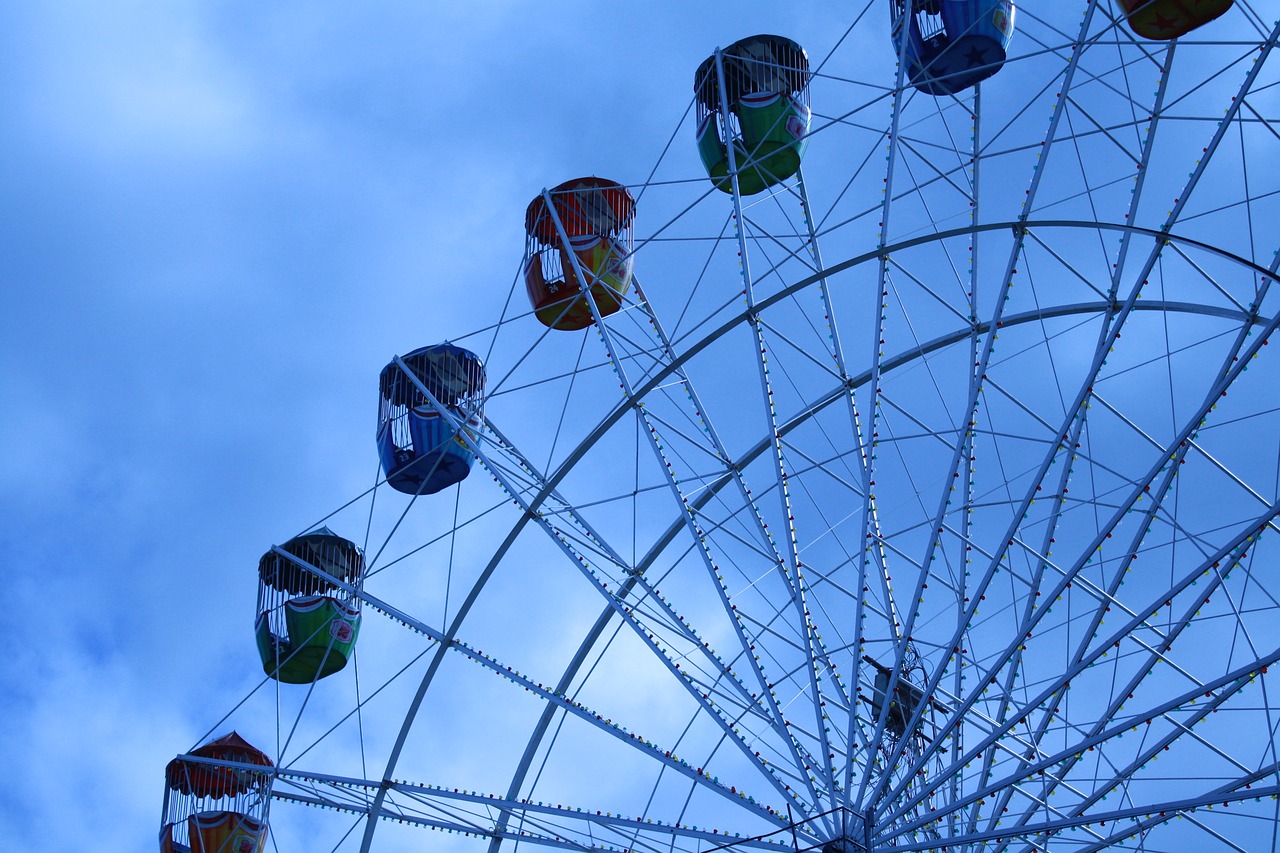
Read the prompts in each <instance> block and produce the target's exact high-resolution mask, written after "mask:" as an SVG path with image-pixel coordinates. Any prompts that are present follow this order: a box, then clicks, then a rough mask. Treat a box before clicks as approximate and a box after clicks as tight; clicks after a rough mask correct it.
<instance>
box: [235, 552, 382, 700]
mask: <svg viewBox="0 0 1280 853" xmlns="http://www.w3.org/2000/svg"><path fill="white" fill-rule="evenodd" d="M312 569H315V570H317V571H312ZM363 579H364V554H362V553H361V552H360V549H359V548H357V547H356V545H355V543H354V542H351V541H350V540H347V539H343V538H342V537H341V536H338V535H337V534H336V533H334V532H333V531H331V530H329V529H328V528H327V527H325V528H321V529H320V530H316V531H313V532H311V533H304V534H303V535H301V536H295V537H294V538H293V539H290V540H289V541H288V542H286V543H284V545H282V546H280V547H279V548H272V549H271V550H270V551H268V552H267V553H265V554H263V555H262V559H261V560H259V561H258V616H257V620H256V622H255V623H254V634H255V636H256V638H257V643H258V654H259V655H260V656H261V657H262V668H263V670H264V671H265V672H266V673H267V675H269V676H271V677H272V678H274V679H276V680H277V681H283V682H285V683H288V684H310V683H311V682H313V681H316V680H317V679H320V678H324V677H325V676H327V675H333V674H334V673H335V672H338V671H339V670H341V669H342V668H343V667H345V666H346V665H347V659H348V658H349V657H350V656H351V653H352V651H353V650H354V649H355V645H356V637H357V636H358V635H359V633H360V599H359V598H358V597H357V596H356V594H355V593H356V591H357V590H358V589H359V588H360V585H361V583H362V581H363Z"/></svg>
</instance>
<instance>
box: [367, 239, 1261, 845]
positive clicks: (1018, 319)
mask: <svg viewBox="0 0 1280 853" xmlns="http://www.w3.org/2000/svg"><path fill="white" fill-rule="evenodd" d="M1040 229H1065V230H1068V231H1077V230H1085V231H1113V232H1121V233H1126V234H1130V235H1132V236H1136V237H1147V238H1150V239H1152V240H1154V241H1157V242H1161V243H1163V244H1166V245H1167V244H1175V243H1176V244H1179V245H1182V246H1184V247H1187V248H1192V249H1195V250H1198V251H1201V252H1205V253H1208V254H1211V255H1214V256H1217V257H1219V258H1221V259H1223V260H1226V261H1228V262H1230V263H1232V264H1235V265H1237V266H1239V267H1242V268H1245V269H1248V270H1249V271H1251V272H1253V273H1256V274H1257V275H1259V276H1263V277H1267V278H1270V277H1273V276H1274V273H1273V272H1272V271H1270V270H1268V269H1267V268H1265V267H1263V266H1261V265H1260V264H1257V263H1255V262H1253V261H1250V260H1248V259H1246V258H1243V257H1240V256H1238V255H1236V254H1234V253H1232V252H1230V251H1228V250H1226V249H1223V248H1221V247H1218V246H1214V245H1212V244H1209V243H1206V242H1204V241H1201V240H1197V239H1195V238H1192V237H1188V236H1183V235H1179V234H1177V233H1176V232H1172V231H1160V230H1156V229H1151V228H1146V227H1142V226H1137V225H1130V224H1127V223H1111V222H1102V221H1087V220H1058V219H1044V220H1011V221H1005V222H997V223H983V224H971V225H967V226H963V227H959V228H954V229H949V230H946V231H940V232H935V233H929V234H923V235H918V236H915V237H911V238H907V239H903V240H900V241H898V242H896V243H893V244H890V245H886V246H883V247H878V248H876V249H873V250H870V251H867V252H863V253H859V254H857V255H854V256H851V257H849V258H846V259H844V260H843V261H840V262H837V263H834V264H832V265H830V266H828V267H826V268H825V269H822V270H820V271H819V272H816V273H814V274H812V275H810V276H807V277H805V278H802V279H799V280H797V281H795V282H792V283H790V284H788V285H786V286H784V287H782V288H780V289H778V290H776V291H774V292H772V293H770V294H769V295H768V296H766V297H764V298H762V299H761V300H760V301H759V302H758V303H756V305H755V307H754V308H747V309H744V310H742V311H741V312H739V313H737V314H735V315H733V316H731V317H730V318H729V319H727V320H726V321H725V322H723V323H722V324H721V325H720V326H718V327H716V328H715V329H712V330H711V331H710V332H708V333H706V334H705V335H703V336H702V337H701V338H699V339H698V340H696V341H694V342H693V343H691V344H688V345H687V346H685V347H682V348H681V349H680V351H679V352H678V354H677V358H676V360H674V361H673V362H671V363H670V364H668V365H666V366H665V367H664V368H662V369H661V370H660V371H658V372H657V373H655V375H654V376H653V377H651V378H650V379H649V380H648V381H646V382H645V383H644V384H643V385H641V386H639V387H637V388H636V389H635V391H634V392H633V393H631V394H628V395H626V396H624V397H623V398H622V399H621V400H620V401H619V402H618V403H616V404H615V406H614V408H613V410H612V411H610V412H609V413H608V414H607V415H606V416H605V417H604V418H602V419H601V421H600V422H599V423H598V424H597V426H596V427H594V428H593V429H592V430H591V431H590V432H589V433H588V434H587V435H586V436H585V437H584V438H583V439H582V440H581V441H579V443H578V444H577V445H576V446H575V447H574V449H573V450H572V451H571V452H569V453H568V454H567V455H566V457H565V459H564V461H563V462H561V464H560V465H558V466H557V467H556V469H555V470H554V471H552V472H549V473H548V474H547V475H546V477H545V481H544V482H543V484H542V487H541V488H540V489H539V491H538V494H537V497H536V498H535V499H534V501H533V503H532V506H533V507H534V508H537V507H540V506H541V505H542V504H543V503H544V502H545V501H546V500H547V499H548V498H549V497H550V496H551V494H552V493H553V491H554V490H555V489H556V488H557V487H558V485H559V484H560V483H561V482H562V481H563V480H564V479H565V478H566V477H567V476H568V475H569V474H570V473H572V471H573V470H574V469H575V467H576V465H577V464H578V463H579V462H580V461H581V460H582V458H583V457H584V456H585V455H586V453H587V452H588V451H589V450H590V449H591V448H592V447H594V446H595V445H596V444H597V443H598V442H599V441H600V440H601V439H602V438H603V437H604V436H605V435H606V434H608V433H609V431H610V430H612V429H613V428H614V427H615V426H616V425H617V424H618V422H619V421H621V420H622V419H623V418H624V417H626V415H627V414H628V413H629V412H631V411H632V410H633V409H634V407H635V405H636V404H637V402H638V401H641V400H643V399H644V398H645V396H646V395H647V394H649V393H650V392H652V391H653V390H654V389H655V388H657V387H659V386H660V385H661V384H662V383H663V382H664V381H665V380H667V379H669V378H670V377H671V376H672V375H673V374H675V373H676V372H677V371H679V370H680V369H681V368H682V367H683V366H684V365H685V364H686V363H688V362H689V361H690V360H691V359H693V358H695V357H696V356H697V355H699V354H700V353H701V352H703V351H704V350H705V349H707V348H708V347H709V346H710V345H711V344H713V343H715V342H716V341H718V340H720V339H721V338H723V337H724V336H725V335H727V334H728V333H729V332H731V331H732V330H734V329H735V328H737V327H739V326H740V325H741V324H743V323H749V322H752V320H753V315H754V314H755V313H756V312H761V311H765V310H767V309H768V308H769V307H771V306H773V305H775V304H778V303H779V302H781V301H782V300H784V299H787V298H789V297H790V296H793V295H795V294H796V293H798V292H800V291H803V290H805V289H807V288H809V287H812V286H813V285H815V284H821V283H824V282H826V280H827V279H828V278H830V277H832V276H835V275H837V274H839V273H842V272H844V271H846V270H850V269H852V268H854V267H857V266H859V265H861V264H866V263H871V262H875V261H878V260H880V259H882V258H884V257H885V256H887V255H890V254H893V253H898V252H903V251H906V250H909V249H912V248H915V247H918V246H923V245H927V244H930V243H935V242H939V241H945V240H950V239H954V238H963V237H966V236H972V235H976V234H979V233H986V232H1002V231H1010V230H1011V231H1013V232H1014V233H1015V234H1016V233H1018V232H1029V231H1034V230H1040ZM1118 307H1119V306H1118V304H1117V303H1115V302H1114V301H1112V302H1107V301H1094V302H1086V303H1073V304H1069V305H1058V306H1050V307H1048V308H1039V309H1036V310H1033V311H1027V312H1022V313H1020V314H1017V315H1010V316H1007V317H1004V318H1003V321H1002V322H1003V324H1004V325H1005V326H1017V325H1021V324H1025V323H1033V322H1036V321H1038V320H1044V319H1048V318H1050V317H1057V316H1067V315H1107V314H1111V313H1114V312H1115V311H1116V310H1118ZM1134 308H1135V310H1138V311H1142V312H1174V313H1186V314H1200V315H1205V316H1215V317H1219V318H1222V319H1227V320H1232V321H1237V322H1243V323H1246V324H1248V325H1260V324H1262V322H1263V318H1261V317H1259V316H1258V315H1257V314H1256V313H1255V314H1254V315H1249V314H1248V313H1246V312H1242V311H1238V310H1231V309H1226V308H1222V307H1221V306H1213V305H1207V304H1196V303H1192V302H1185V301H1159V300H1152V301H1144V302H1143V303H1138V304H1136V305H1135V306H1134ZM992 325H993V321H990V320H987V321H982V322H979V323H977V324H975V325H974V326H973V327H970V328H965V329H957V330H956V331H954V332H953V333H951V334H948V335H945V336H941V337H939V338H936V339H934V340H931V341H929V342H927V343H926V344H924V345H923V346H920V347H916V348H912V349H909V350H906V351H904V352H902V353H900V354H899V355H897V356H894V357H892V358H886V359H885V361H884V362H883V363H882V365H881V367H882V368H883V369H886V370H892V369H895V368H898V367H901V366H904V365H906V364H909V363H910V362H911V361H913V360H914V359H917V358H921V357H923V356H925V355H927V354H929V353H931V352H933V351H935V350H937V349H940V348H942V347H945V346H949V345H953V344H955V343H959V342H961V341H963V340H965V339H967V338H969V337H971V336H974V335H981V334H984V333H985V332H986V331H989V330H990V328H991V326H992ZM870 378H871V377H870V371H869V370H868V371H863V372H862V373H861V374H858V375H857V376H856V377H853V376H851V377H850V379H849V381H848V382H842V383H839V384H838V385H837V386H835V387H834V388H832V389H831V390H829V391H828V392H826V393H825V394H824V395H822V397H821V398H820V400H819V401H816V402H815V405H813V406H811V407H809V408H807V409H806V410H804V411H803V412H800V413H798V414H797V415H795V416H793V417H792V418H790V419H788V421H787V422H786V427H785V429H786V430H787V431H789V430H791V429H794V428H796V427H797V426H798V425H800V424H801V423H803V422H804V421H805V420H807V419H808V418H810V417H812V416H813V415H814V414H816V412H817V411H819V410H820V409H821V408H823V407H825V406H827V405H831V404H833V403H835V402H836V401H838V400H840V399H841V398H842V396H843V395H844V394H846V393H848V392H849V391H851V390H852V389H853V388H856V387H860V386H862V385H865V384H866V383H867V382H868V381H869V380H870ZM770 440H771V439H770V438H764V439H761V440H760V441H759V442H757V443H756V444H754V445H752V446H751V448H750V449H749V450H748V451H747V452H745V453H743V454H741V456H740V457H738V458H736V459H735V460H734V462H733V464H734V465H745V464H747V462H749V461H750V460H752V459H754V458H756V457H758V456H759V455H760V454H762V453H764V452H765V451H766V450H767V449H768V446H769V441H770ZM725 485H727V481H726V482H722V483H720V484H718V485H717V486H716V487H715V488H714V489H708V490H707V492H706V494H704V495H703V496H702V497H700V498H699V500H701V501H709V500H711V499H712V498H713V497H714V496H715V494H716V493H718V491H719V490H720V489H722V488H723V487H724V486H725ZM531 520H532V517H531V516H530V514H529V513H528V512H525V513H522V515H521V517H520V518H519V519H517V520H516V522H515V523H514V524H513V525H512V526H511V529H510V530H509V531H508V533H507V535H506V536H505V537H504V539H503V540H502V543H501V544H500V545H499V546H498V548H497V549H496V550H495V551H494V554H493V555H492V557H491V558H490V560H489V561H488V563H486V566H485V568H484V570H483V571H482V572H481V573H480V575H479V576H478V577H477V580H476V582H475V584H473V586H472V589H471V590H470V591H469V592H468V594H467V596H466V598H465V599H464V601H463V603H462V604H461V605H460V606H459V609H458V610H457V611H456V613H455V616H454V620H453V622H452V624H451V625H450V627H449V628H448V629H447V630H446V631H445V632H444V633H443V634H442V635H441V638H440V639H439V640H438V648H437V649H436V650H435V653H434V654H433V658H432V662H431V664H429V666H428V669H427V672H426V673H425V674H424V677H423V680H422V682H421V684H420V685H419V692H418V694H417V695H416V696H415V699H414V701H413V703H411V707H410V709H409V710H408V711H407V712H406V716H405V720H404V722H403V724H402V728H401V732H400V735H399V737H398V739H397V747H396V749H395V750H394V751H393V761H391V762H389V763H388V767H387V770H386V772H385V773H384V782H383V783H381V784H380V785H379V792H378V795H377V798H376V799H375V801H374V803H373V804H372V805H371V806H370V808H369V810H368V812H367V815H368V816H367V824H366V833H365V839H364V842H363V846H362V847H361V849H362V851H367V850H368V849H369V846H370V845H371V844H372V838H373V832H374V829H375V828H376V826H377V824H378V823H379V822H380V820H381V815H380V814H379V811H380V806H381V804H382V801H383V798H384V796H385V794H386V792H387V791H388V790H390V789H389V787H388V786H387V784H386V782H385V780H387V779H391V778H392V777H393V774H394V770H395V765H396V764H397V763H398V757H399V751H400V749H401V748H402V747H403V742H404V740H405V739H406V738H407V736H408V734H409V731H410V730H411V729H412V727H413V723H414V721H415V718H416V715H417V712H418V710H419V709H420V707H421V703H422V701H423V700H424V699H425V696H426V694H427V692H429V690H430V687H431V685H432V683H433V681H434V677H435V674H436V672H437V671H438V667H439V665H440V663H442V662H443V660H444V659H445V656H446V655H447V653H448V652H449V651H450V650H452V649H453V648H454V645H455V641H456V640H457V639H458V634H459V631H460V630H461V628H462V626H463V623H464V622H465V620H466V617H467V615H468V614H469V612H470V609H471V606H472V605H473V604H474V603H475V602H476V601H477V600H478V599H479V597H480V595H481V594H482V592H483V590H484V588H485V587H486V586H487V584H488V581H489V580H490V579H491V577H492V574H493V572H494V571H496V569H497V567H498V566H499V565H500V564H501V563H502V562H503V561H504V560H505V559H506V556H507V554H508V553H509V552H510V550H511V548H512V547H513V546H514V543H515V541H516V540H517V539H518V537H519V535H520V533H521V532H522V531H523V530H524V529H525V526H526V525H527V524H528V523H529V521H531ZM681 527H682V522H681V521H680V520H679V519H677V520H675V521H673V522H672V523H671V524H670V525H669V526H668V527H667V528H666V530H665V531H664V533H663V534H662V535H661V536H660V537H659V538H658V539H657V540H655V542H654V544H653V545H652V546H651V547H650V549H649V551H648V552H647V553H646V555H645V557H644V559H642V560H639V561H637V563H636V566H637V569H636V572H637V575H639V574H641V573H642V572H643V569H642V568H640V567H641V566H645V565H646V563H648V564H651V563H652V561H653V560H655V559H656V558H657V557H658V556H659V555H660V554H661V553H662V551H663V550H665V548H667V547H669V545H670V543H671V542H672V541H674V540H675V539H676V538H678V537H679V534H680V528H681ZM614 615H615V614H614V613H613V611H612V609H611V608H609V607H607V606H606V608H605V611H604V612H602V613H601V615H600V616H599V617H598V618H597V621H596V622H595V623H593V628H592V629H591V631H590V632H589V633H588V636H587V637H585V638H584V640H583V642H582V643H581V644H580V645H579V647H578V649H577V650H576V651H575V653H574V656H573V660H572V661H571V663H570V666H569V667H566V670H565V672H564V674H563V675H562V676H561V679H560V685H561V687H564V686H567V685H568V684H570V683H571V682H572V679H573V678H574V677H575V675H576V671H577V669H578V668H580V666H581V663H582V661H585V659H586V656H587V655H588V654H589V653H590V650H591V648H592V647H593V646H594V643H596V642H598V641H599V637H600V636H601V635H602V633H603V628H604V627H605V626H607V624H608V623H609V622H611V621H612V619H613V616H614ZM556 710H557V706H555V705H552V704H550V703H548V705H547V707H546V708H544V710H543V712H542V714H541V715H540V720H539V723H538V724H537V725H536V726H535V732H534V733H533V734H531V737H530V739H529V741H528V742H527V743H526V754H525V756H524V757H522V760H521V762H520V764H519V765H518V769H517V772H516V773H515V774H513V777H512V783H511V785H510V788H509V791H514V790H517V789H518V788H519V787H520V786H521V785H522V784H523V781H524V777H525V776H526V775H527V769H528V762H529V761H530V760H531V759H532V757H533V755H534V753H535V752H536V749H537V746H538V743H537V742H535V735H536V739H537V740H539V741H540V738H541V737H542V736H543V733H545V728H546V726H545V725H544V724H543V722H542V720H543V719H545V720H547V721H548V722H549V720H550V719H551V718H552V717H553V716H554V714H555V712H556ZM520 768H523V770H521V769H520ZM370 784H371V785H372V784H377V783H374V782H373V781H372V780H370ZM509 815H510V812H506V811H504V812H503V813H502V818H501V820H500V821H498V822H497V824H496V828H495V832H494V834H493V835H492V837H491V842H490V850H491V853H496V850H497V849H498V847H499V846H500V845H501V843H502V841H503V840H504V834H503V833H504V830H505V826H506V821H507V819H508V816H509ZM975 838H976V837H975ZM904 849H905V848H904Z"/></svg>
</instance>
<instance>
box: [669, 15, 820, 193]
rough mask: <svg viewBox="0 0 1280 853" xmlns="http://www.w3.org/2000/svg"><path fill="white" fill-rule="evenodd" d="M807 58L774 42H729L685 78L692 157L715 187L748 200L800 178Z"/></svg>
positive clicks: (791, 45)
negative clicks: (693, 132)
mask: <svg viewBox="0 0 1280 853" xmlns="http://www.w3.org/2000/svg"><path fill="white" fill-rule="evenodd" d="M811 76H812V74H811V72H810V71H809V56H808V54H806V53H805V52H804V48H802V47H800V45H798V44H796V43H795V42H794V41H792V40H791V39H787V38H783V37H782V36H770V35H758V36H751V37H750V38H745V39H741V40H740V41H736V42H734V43H733V44H731V45H729V46H728V47H726V48H724V49H723V50H719V51H717V52H716V53H714V54H712V55H711V56H709V57H708V58H707V59H705V60H704V61H703V62H702V64H701V65H699V66H698V70H697V71H696V72H695V73H694V77H693V91H694V96H695V100H696V101H697V118H698V155H699V156H700V157H701V158H702V165H703V166H704V167H705V168H706V170H707V174H708V175H709V176H710V177H711V180H712V182H713V183H714V185H715V187H716V188H717V189H719V190H722V191H724V192H726V193H732V192H733V180H732V175H731V172H732V171H733V170H734V169H737V176H738V192H739V193H740V194H741V195H755V194H756V193H759V192H763V191H764V190H766V189H768V188H769V187H771V186H774V185H775V184H778V183H781V182H782V181H785V180H787V179H788V178H790V177H791V176H792V175H794V174H795V173H796V172H797V171H799V170H800V161H801V159H803V157H804V151H805V147H806V146H807V145H808V144H809V137H808V134H809V123H810V120H811V113H810V110H809V80H810V77H811Z"/></svg>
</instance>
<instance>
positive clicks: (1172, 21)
mask: <svg viewBox="0 0 1280 853" xmlns="http://www.w3.org/2000/svg"><path fill="white" fill-rule="evenodd" d="M1177 23H1178V20H1177V19H1176V18H1166V17H1165V16H1164V15H1161V14H1160V13H1159V12H1156V27H1157V28H1159V29H1160V30H1161V31H1163V32H1170V31H1172V30H1173V28H1174V27H1175V26H1177Z"/></svg>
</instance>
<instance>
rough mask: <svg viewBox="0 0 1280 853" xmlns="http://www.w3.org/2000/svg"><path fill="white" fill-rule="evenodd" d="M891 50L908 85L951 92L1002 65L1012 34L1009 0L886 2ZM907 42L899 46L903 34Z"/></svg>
mask: <svg viewBox="0 0 1280 853" xmlns="http://www.w3.org/2000/svg"><path fill="white" fill-rule="evenodd" d="M889 4H890V10H891V14H892V16H893V44H894V49H895V50H897V51H898V52H899V55H901V56H903V57H904V59H905V60H906V66H907V67H906V73H907V77H908V78H909V79H910V81H911V85H912V86H914V87H916V88H917V89H918V90H920V91H921V92H925V93H927V94H930V95H955V94H958V93H960V92H963V91H964V90H965V89H968V88H969V87H971V86H974V85H977V84H978V83H979V82H981V81H983V80H985V79H987V78H988V77H990V76H991V75H993V74H995V73H996V72H997V71H999V70H1000V68H1001V66H1003V65H1004V60H1005V56H1006V51H1007V50H1008V48H1009V41H1010V40H1011V39H1012V38H1013V17H1014V6H1013V3H1012V2H1011V0H889ZM904 36H905V38H906V44H905V45H904V44H903V41H902V40H903V38H904Z"/></svg>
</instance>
